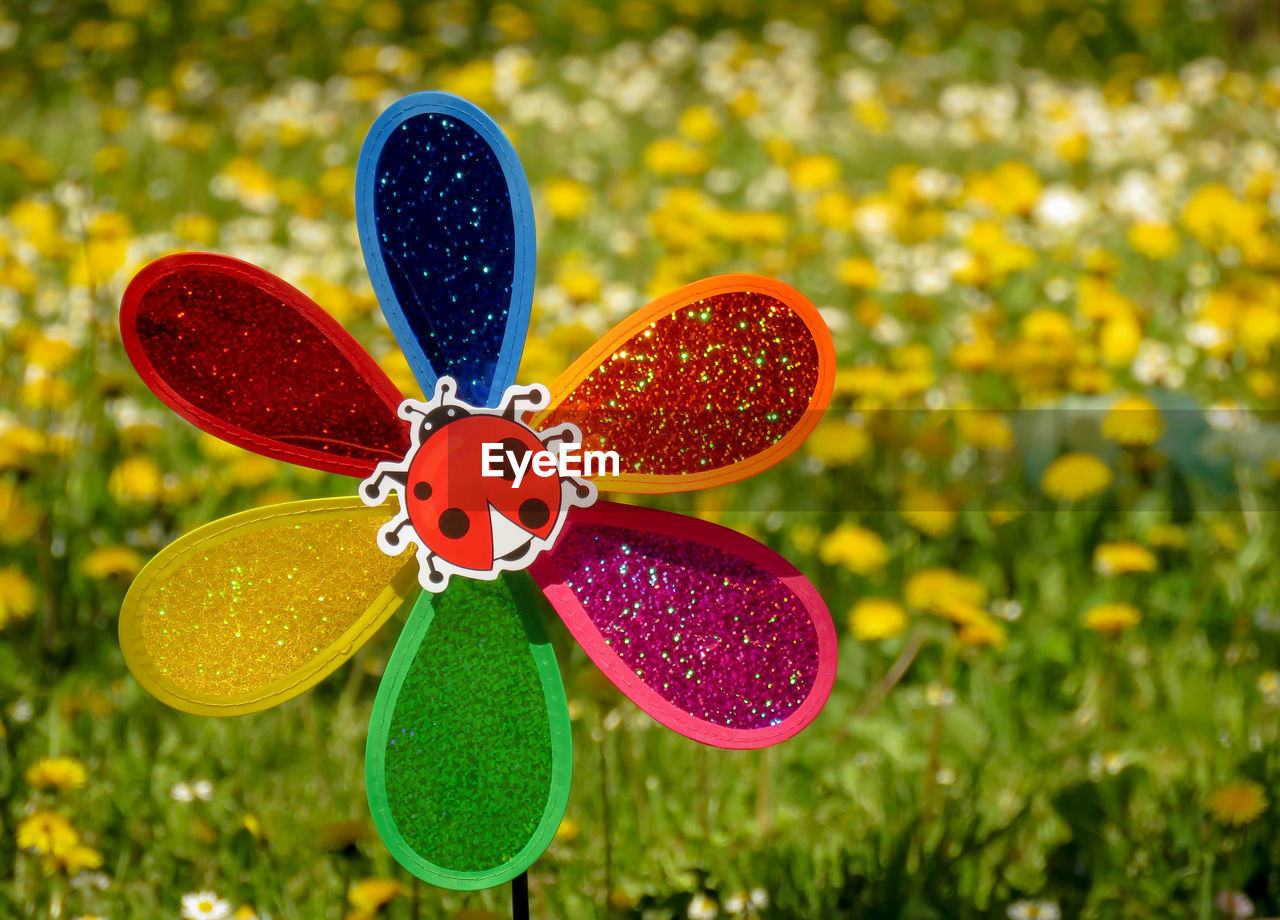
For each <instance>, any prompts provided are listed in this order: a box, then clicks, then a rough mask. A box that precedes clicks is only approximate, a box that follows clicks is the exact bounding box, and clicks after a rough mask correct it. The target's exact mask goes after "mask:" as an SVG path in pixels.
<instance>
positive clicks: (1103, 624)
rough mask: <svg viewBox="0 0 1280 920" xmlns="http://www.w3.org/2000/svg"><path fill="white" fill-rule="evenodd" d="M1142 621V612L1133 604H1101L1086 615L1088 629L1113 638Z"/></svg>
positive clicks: (1085, 620)
mask: <svg viewBox="0 0 1280 920" xmlns="http://www.w3.org/2000/svg"><path fill="white" fill-rule="evenodd" d="M1141 622H1142V614H1141V613H1140V612H1139V611H1138V608H1137V607H1135V606H1133V604H1100V605H1098V606H1097V607H1094V608H1092V609H1091V610H1089V612H1088V613H1086V614H1085V615H1084V625H1085V628H1086V629H1092V630H1093V631H1094V632H1096V633H1101V634H1102V635H1104V636H1107V637H1109V638H1112V639H1114V638H1115V637H1117V636H1119V635H1120V634H1121V633H1123V632H1124V631H1125V630H1127V629H1130V628H1132V627H1134V626H1137V625H1138V624H1139V623H1141Z"/></svg>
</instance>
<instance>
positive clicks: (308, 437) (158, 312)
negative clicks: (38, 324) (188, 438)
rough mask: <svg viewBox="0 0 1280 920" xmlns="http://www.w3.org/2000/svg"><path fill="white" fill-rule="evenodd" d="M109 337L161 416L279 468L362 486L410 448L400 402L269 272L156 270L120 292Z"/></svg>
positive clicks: (212, 261)
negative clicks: (352, 479) (116, 329)
mask: <svg viewBox="0 0 1280 920" xmlns="http://www.w3.org/2000/svg"><path fill="white" fill-rule="evenodd" d="M120 331H121V335H122V337H123V340H124V347H125V351H126V352H128V354H129V359H130V360H131V361H132V362H133V366H134V367H135V368H136V369H137V371H138V374H139V376H141V377H142V379H143V381H144V382H145V383H146V384H147V386H149V387H150V388H151V391H152V392H153V393H155V394H156V395H157V396H159V397H160V399H162V400H163V401H164V402H165V403H166V404H167V405H168V406H169V408H171V409H173V411H175V412H177V413H178V414H179V415H181V416H182V417H183V418H185V419H187V421H189V422H191V423H192V424H194V425H197V426H199V427H200V428H203V429H204V430H205V431H207V432H209V433H210V434H215V435H217V436H218V437H220V438H222V439H223V440H224V441H229V442H231V443H232V444H236V445H239V446H240V447H245V448H248V449H249V450H254V451H257V452H258V453H260V454H265V455H266V456H268V457H274V458H276V459H278V460H288V461H290V462H292V463H298V464H301V465H303V466H310V467H315V468H316V469H320V470H327V471H329V472H333V473H345V474H346V475H349V476H367V475H368V474H369V473H371V472H372V471H373V468H374V466H375V465H376V464H377V463H378V461H380V460H399V459H400V458H401V457H403V456H404V455H405V453H406V452H407V451H408V449H409V428H408V424H407V423H406V422H404V421H403V420H402V419H400V418H399V417H398V416H397V415H396V409H397V407H398V406H399V405H400V402H401V400H402V399H403V397H402V396H401V394H400V392H399V391H398V390H397V389H396V387H395V385H394V384H393V383H392V382H391V381H390V380H389V379H387V376H386V374H384V373H383V372H382V370H381V369H380V368H379V367H378V365H377V364H375V363H374V360H373V358H371V357H370V356H369V354H368V352H366V351H365V350H364V349H363V348H361V347H360V345H359V344H358V343H357V342H356V341H355V339H353V338H351V336H350V335H348V334H347V332H346V330H344V329H343V328H342V327H341V326H340V325H338V323H337V321H336V320H334V319H333V318H332V317H331V316H329V314H327V313H325V312H324V311H323V310H321V309H320V308H319V307H318V306H316V305H315V303H314V302H313V301H311V300H310V299H309V298H308V297H307V296H306V295H305V294H303V293H302V292H301V291H299V290H298V289H296V288H294V287H292V286H291V285H289V284H286V283H285V282H284V281H281V280H280V279H279V278H277V277H276V276H275V275H272V274H271V273H270V272H266V271H263V270H262V269H260V268H258V267H256V266H253V265H250V264H248V263H247V262H241V261H240V260H238V259H232V258H228V257H227V256H219V255H213V254H208V253H182V254H180V255H175V256H168V257H166V258H163V259H158V260H156V261H155V262H152V263H151V264H150V265H148V266H146V267H145V268H144V269H142V271H140V272H138V274H137V275H136V276H134V279H133V281H131V282H130V283H129V287H128V289H127V290H126V291H125V293H124V302H123V304H122V307H121V311H120Z"/></svg>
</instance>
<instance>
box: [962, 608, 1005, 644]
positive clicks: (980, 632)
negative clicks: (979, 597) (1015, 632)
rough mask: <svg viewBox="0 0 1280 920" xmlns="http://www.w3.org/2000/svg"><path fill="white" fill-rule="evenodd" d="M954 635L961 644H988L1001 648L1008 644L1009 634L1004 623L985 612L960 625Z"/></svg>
mask: <svg viewBox="0 0 1280 920" xmlns="http://www.w3.org/2000/svg"><path fill="white" fill-rule="evenodd" d="M956 637H957V638H958V639H959V640H960V642H961V643H962V644H963V645H970V646H982V645H990V646H992V647H994V648H1003V647H1004V646H1006V645H1008V644H1009V634H1008V633H1007V632H1006V631H1005V628H1004V625H1003V624H1002V623H1000V622H998V621H997V620H996V619H995V618H994V617H991V616H987V615H986V614H985V613H984V614H983V615H982V616H980V617H977V618H975V619H973V620H971V621H970V622H968V623H965V624H964V625H963V626H961V627H960V632H958V633H957V634H956Z"/></svg>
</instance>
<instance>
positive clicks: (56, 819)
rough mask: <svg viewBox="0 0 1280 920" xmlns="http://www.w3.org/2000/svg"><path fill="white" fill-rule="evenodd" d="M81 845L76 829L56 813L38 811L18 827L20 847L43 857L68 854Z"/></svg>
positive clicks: (23, 820) (24, 819)
mask: <svg viewBox="0 0 1280 920" xmlns="http://www.w3.org/2000/svg"><path fill="white" fill-rule="evenodd" d="M79 844H80V835H79V834H77V833H76V829H75V828H74V827H72V826H71V822H70V821H68V820H67V819H66V818H64V817H62V815H60V814H58V813H57V812H56V811H37V812H36V813H35V814H32V815H28V816H27V817H26V818H23V819H22V823H21V824H19V825H18V846H19V847H20V848H21V849H24V850H35V851H36V852H37V853H39V854H40V855H42V856H50V855H56V854H59V853H66V852H67V851H69V850H70V849H71V848H72V847H75V846H79Z"/></svg>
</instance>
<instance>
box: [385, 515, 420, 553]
mask: <svg viewBox="0 0 1280 920" xmlns="http://www.w3.org/2000/svg"><path fill="white" fill-rule="evenodd" d="M406 530H407V531H408V533H407V534H406V533H405V531H406ZM413 536H414V533H413V528H412V527H411V526H410V525H409V518H408V516H407V515H399V514H397V515H396V516H395V517H393V518H392V519H391V520H390V521H388V522H387V523H386V524H384V525H383V527H382V529H381V530H379V531H378V542H379V543H381V544H382V545H383V547H384V548H385V549H389V550H391V551H392V552H393V553H397V554H398V553H399V552H400V551H401V550H403V549H404V547H405V544H407V543H408V542H409V541H410V540H411V539H412V538H413Z"/></svg>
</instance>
